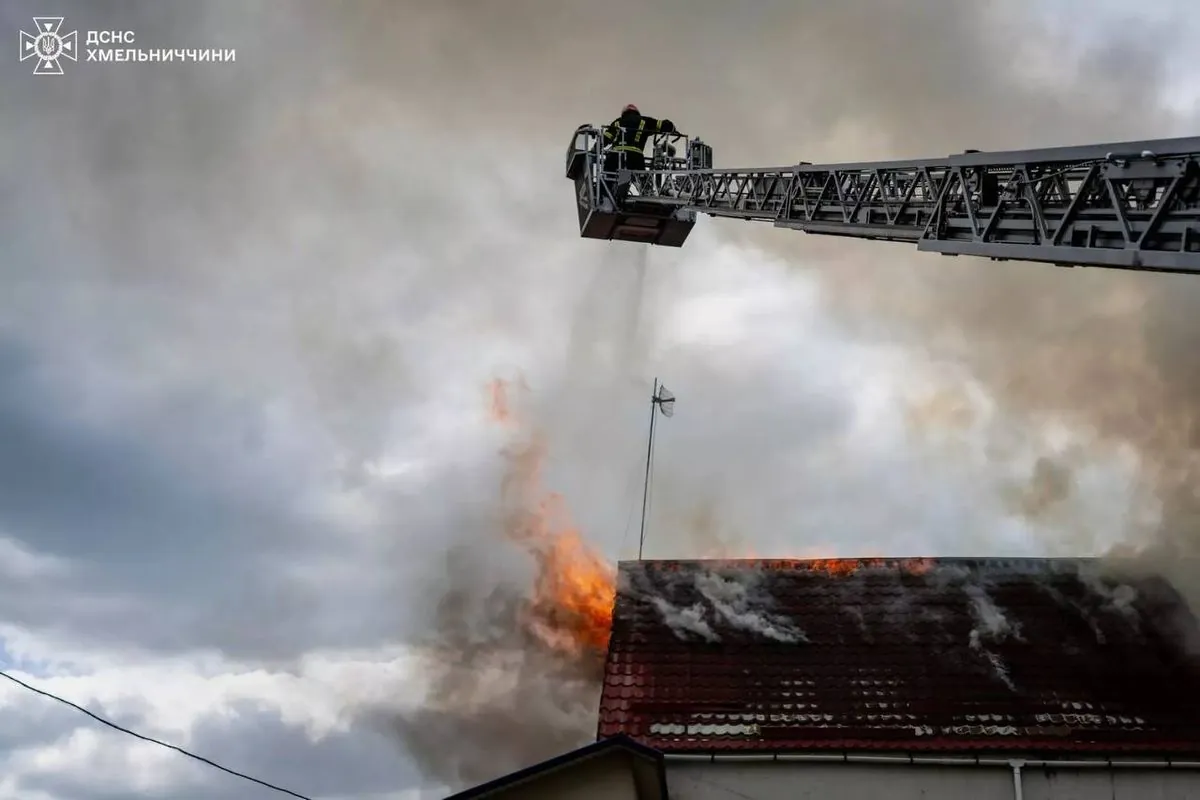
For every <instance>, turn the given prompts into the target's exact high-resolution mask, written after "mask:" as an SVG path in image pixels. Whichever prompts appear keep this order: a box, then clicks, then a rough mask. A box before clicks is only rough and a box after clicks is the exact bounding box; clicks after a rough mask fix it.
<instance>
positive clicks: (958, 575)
mask: <svg viewBox="0 0 1200 800" xmlns="http://www.w3.org/2000/svg"><path fill="white" fill-rule="evenodd" d="M618 586H619V588H618V593H617V599H616V604H615V609H614V616H613V626H612V638H611V641H610V643H609V652H608V660H607V663H606V666H605V682H604V689H603V693H602V696H601V702H600V724H599V731H598V733H599V735H600V736H601V737H605V736H612V735H615V734H626V735H628V736H630V737H632V738H634V739H635V740H637V741H640V742H642V743H643V744H646V745H648V746H650V747H653V748H656V749H659V750H661V751H663V752H667V753H672V752H674V753H680V752H710V751H714V750H738V751H760V752H764V751H771V752H784V751H789V750H791V751H795V750H813V749H827V748H833V749H839V750H858V749H875V750H900V751H916V750H923V751H929V750H938V751H962V750H973V751H980V750H990V751H1002V750H1009V751H1012V750H1024V751H1033V752H1036V751H1061V750H1073V751H1092V752H1096V753H1101V754H1107V753H1114V752H1125V753H1129V752H1133V751H1138V752H1147V753H1148V752H1154V753H1159V754H1163V753H1188V754H1193V755H1194V754H1200V711H1198V709H1200V665H1198V663H1197V660H1196V659H1195V657H1193V656H1189V655H1187V654H1186V652H1185V651H1186V649H1187V648H1185V647H1184V646H1183V645H1182V644H1181V642H1183V641H1184V640H1185V639H1186V638H1187V637H1189V636H1191V637H1196V636H1197V630H1198V629H1197V627H1196V621H1195V619H1194V618H1193V617H1192V616H1191V615H1190V614H1189V613H1188V612H1187V611H1186V609H1185V606H1184V605H1183V603H1182V601H1181V600H1180V599H1179V597H1178V595H1177V594H1176V593H1175V592H1174V591H1173V590H1172V589H1171V588H1170V587H1169V586H1168V585H1166V584H1165V583H1164V582H1162V581H1159V580H1156V579H1145V580H1134V581H1128V582H1124V583H1117V582H1115V581H1112V580H1110V579H1107V578H1106V579H1101V578H1100V575H1099V570H1098V567H1097V565H1095V564H1092V563H1091V562H1089V561H1087V560H1075V559H1072V560H1060V559H1055V560H1044V559H1015V560H1014V559H1005V560H997V559H940V560H930V559H897V560H887V561H883V560H873V561H869V562H868V561H836V562H828V561H719V562H717V561H709V562H705V561H694V562H680V561H648V562H640V563H639V562H623V563H622V564H621V565H620V569H619V579H618ZM1194 642H1195V639H1193V644H1194ZM1192 652H1195V651H1194V650H1193V651H1192Z"/></svg>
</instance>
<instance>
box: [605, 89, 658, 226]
mask: <svg viewBox="0 0 1200 800" xmlns="http://www.w3.org/2000/svg"><path fill="white" fill-rule="evenodd" d="M674 132H675V123H673V122H671V120H669V119H655V118H654V117H647V116H643V115H642V113H641V112H640V111H638V107H637V106H635V105H634V104H633V103H630V104H629V105H627V106H625V108H623V109H622V110H621V116H619V117H617V118H616V119H614V120H613V121H612V122H611V123H610V124H609V125H608V127H606V128H605V129H604V141H605V143H606V144H608V145H610V147H609V150H608V153H607V155H605V157H604V171H605V172H616V171H617V170H618V169H620V168H621V167H622V166H624V167H625V169H628V170H632V171H635V172H640V171H642V170H644V169H646V154H645V153H644V152H643V151H644V150H645V147H646V143H647V142H648V141H649V140H650V137H651V136H653V135H654V134H656V133H674ZM622 162H623V163H622ZM628 193H629V184H628V183H625V184H621V185H619V186H618V187H617V202H618V203H620V202H623V201H624V199H625V196H626V195H627V194H628Z"/></svg>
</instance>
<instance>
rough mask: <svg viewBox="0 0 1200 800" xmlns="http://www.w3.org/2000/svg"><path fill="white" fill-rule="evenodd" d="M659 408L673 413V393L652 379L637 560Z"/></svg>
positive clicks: (643, 535)
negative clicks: (652, 390)
mask: <svg viewBox="0 0 1200 800" xmlns="http://www.w3.org/2000/svg"><path fill="white" fill-rule="evenodd" d="M656 410H661V411H662V413H663V416H665V417H669V416H671V415H672V414H674V413H675V395H673V394H671V392H670V390H669V389H667V387H665V386H662V385H661V384H659V382H658V378H655V379H654V392H653V394H651V395H650V435H649V436H648V437H647V440H646V477H645V479H644V480H643V482H642V530H641V534H640V535H639V536H638V561H641V560H642V548H643V547H644V546H645V544H646V505H647V503H648V501H649V499H650V464H651V461H652V459H653V456H654V412H655V411H656Z"/></svg>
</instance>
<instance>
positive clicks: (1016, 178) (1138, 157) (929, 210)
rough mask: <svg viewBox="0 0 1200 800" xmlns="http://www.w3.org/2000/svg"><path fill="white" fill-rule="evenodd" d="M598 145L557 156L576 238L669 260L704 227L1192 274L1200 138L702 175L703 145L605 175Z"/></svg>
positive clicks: (584, 143) (592, 137)
mask: <svg viewBox="0 0 1200 800" xmlns="http://www.w3.org/2000/svg"><path fill="white" fill-rule="evenodd" d="M599 134H600V129H598V128H594V127H591V126H582V127H580V128H579V129H577V130H576V132H575V136H574V138H573V139H572V143H571V146H570V147H569V148H568V152H567V177H568V178H570V179H571V180H573V181H574V183H575V189H576V201H577V204H578V206H579V222H580V233H581V235H583V236H584V237H587V238H599V239H621V240H626V241H635V242H644V243H648V244H663V245H668V246H675V247H678V246H681V245H682V244H683V242H684V241H685V240H686V238H687V235H688V233H690V231H691V228H692V226H693V225H694V224H695V220H696V216H697V214H701V213H703V214H708V215H710V216H723V217H735V218H738V219H745V220H759V221H764V222H771V223H772V224H774V225H775V226H777V227H782V228H793V229H795V230H799V231H804V232H805V233H815V234H825V235H833V236H850V237H854V238H859V239H882V240H887V241H900V242H913V243H915V244H916V245H917V249H918V250H923V251H928V252H935V253H942V254H944V255H971V256H982V257H987V258H992V259H1000V260H1005V259H1018V260H1023V261H1038V262H1047V263H1052V264H1058V265H1062V266H1098V267H1112V268H1118V269H1134V270H1145V271H1162V272H1180V273H1200V137H1189V138H1182V139H1159V140H1152V141H1141V142H1120V143H1114V144H1096V145H1084V146H1078V147H1055V148H1047V149H1040V150H1021V151H1012V152H978V151H967V152H965V153H962V154H960V155H952V156H946V157H944V158H929V159H920V160H912V161H880V162H864V163H850V164H809V163H801V164H798V165H794V166H785V167H765V168H754V169H713V168H712V149H711V148H710V147H709V146H708V145H707V144H705V143H703V142H701V141H700V140H699V139H691V140H688V139H687V138H686V137H685V136H683V135H682V134H670V135H660V136H658V137H656V138H655V140H654V142H653V143H652V144H653V147H654V155H653V156H652V158H651V159H649V169H648V170H645V171H636V172H631V171H629V170H625V169H621V168H620V165H617V166H616V167H615V168H612V169H609V170H606V169H605V154H604V152H603V150H602V139H601V137H600V135H599ZM677 144H683V145H684V148H685V150H684V155H683V156H682V157H676V155H675V150H676V145H677ZM609 166H610V167H612V166H613V165H611V164H610V165H609Z"/></svg>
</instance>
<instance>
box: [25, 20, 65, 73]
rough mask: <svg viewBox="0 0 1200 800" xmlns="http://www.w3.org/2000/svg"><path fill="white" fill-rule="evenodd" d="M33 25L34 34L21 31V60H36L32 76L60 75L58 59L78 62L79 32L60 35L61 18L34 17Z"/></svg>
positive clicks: (60, 67)
mask: <svg viewBox="0 0 1200 800" xmlns="http://www.w3.org/2000/svg"><path fill="white" fill-rule="evenodd" d="M33 24H34V25H36V26H37V33H36V34H30V33H26V32H25V31H21V60H22V61H25V60H27V59H30V58H36V59H37V60H38V63H37V66H36V67H34V68H33V74H34V75H62V74H63V68H62V64H60V63H58V60H59V59H60V58H69V59H70V60H72V61H78V60H79V32H78V31H71V32H70V33H67V34H60V33H59V32H58V30H59V28H61V27H62V24H63V18H62V17H34V18H33Z"/></svg>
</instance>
